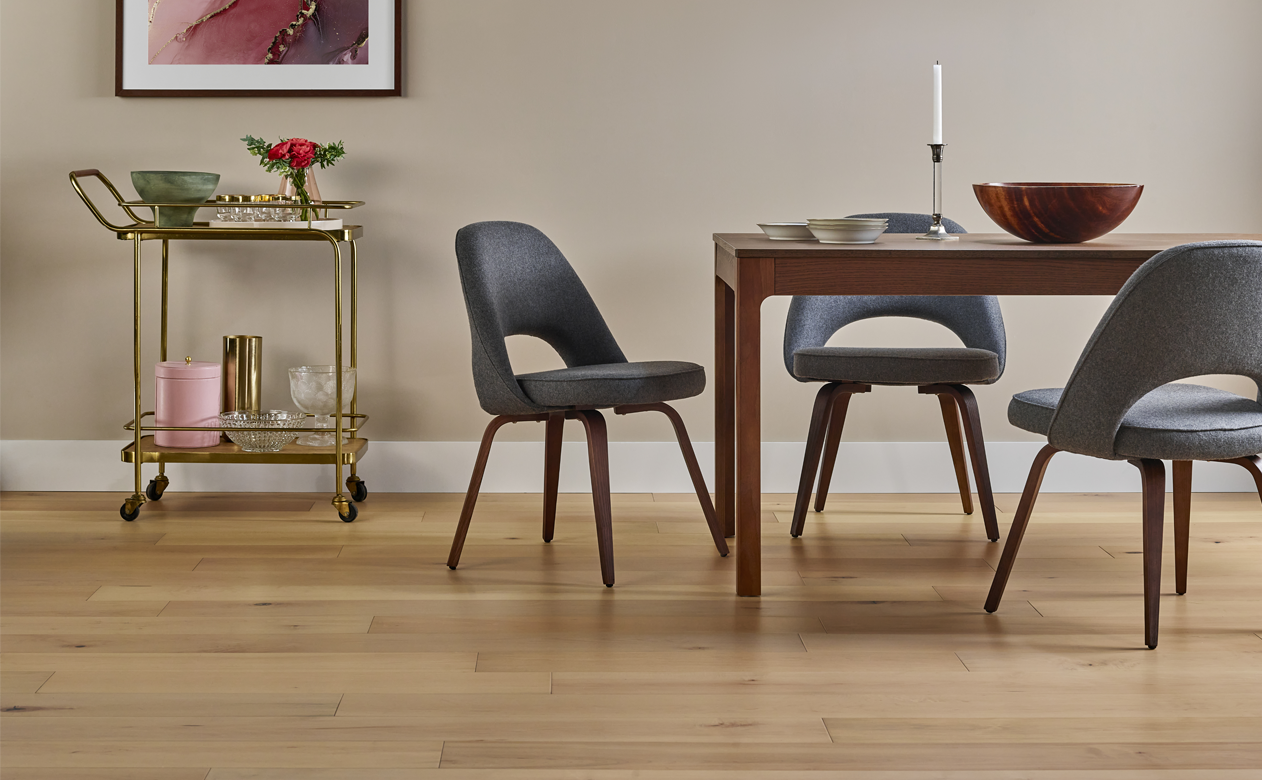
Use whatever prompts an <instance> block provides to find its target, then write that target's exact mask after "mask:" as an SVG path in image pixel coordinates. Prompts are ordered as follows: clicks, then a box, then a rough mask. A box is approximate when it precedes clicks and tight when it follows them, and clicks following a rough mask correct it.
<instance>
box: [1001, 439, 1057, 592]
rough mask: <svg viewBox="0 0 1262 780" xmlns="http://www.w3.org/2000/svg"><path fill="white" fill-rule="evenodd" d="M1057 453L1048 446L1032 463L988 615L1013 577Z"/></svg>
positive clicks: (1010, 532)
mask: <svg viewBox="0 0 1262 780" xmlns="http://www.w3.org/2000/svg"><path fill="white" fill-rule="evenodd" d="M1057 452H1060V450H1058V449H1056V448H1055V447H1053V446H1052V445H1050V444H1048V445H1047V446H1045V447H1043V449H1041V450H1039V454H1038V455H1035V456H1034V463H1032V464H1030V476H1029V477H1027V478H1026V480H1025V490H1024V491H1023V492H1022V493H1021V502H1020V503H1019V504H1017V514H1016V516H1015V517H1013V518H1012V527H1011V528H1009V529H1008V542H1007V544H1005V545H1004V548H1003V555H1002V556H1000V558H999V568H998V569H996V570H995V579H994V580H993V581H992V582H991V583H990V595H988V596H987V597H986V611H987V612H994V611H995V610H997V609H999V602H1000V600H1002V599H1003V591H1004V588H1005V587H1007V585H1008V576H1009V575H1010V574H1012V564H1013V563H1015V562H1016V560H1017V551H1018V550H1019V549H1021V537H1022V536H1024V535H1025V527H1026V526H1027V525H1029V523H1030V514H1031V513H1032V512H1033V511H1034V502H1035V501H1037V500H1038V497H1039V488H1041V487H1042V486H1043V474H1044V472H1046V471H1047V464H1048V463H1049V462H1050V461H1051V459H1052V456H1053V455H1055V454H1056V453H1057Z"/></svg>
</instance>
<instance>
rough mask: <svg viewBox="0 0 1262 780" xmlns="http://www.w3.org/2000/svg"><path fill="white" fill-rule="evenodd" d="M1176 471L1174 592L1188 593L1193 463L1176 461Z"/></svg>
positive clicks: (1173, 465) (1173, 464)
mask: <svg viewBox="0 0 1262 780" xmlns="http://www.w3.org/2000/svg"><path fill="white" fill-rule="evenodd" d="M1171 466H1172V467H1173V471H1174V592H1175V593H1177V594H1179V595H1180V596H1182V595H1183V594H1184V593H1187V592H1188V538H1189V537H1190V536H1191V530H1192V461H1190V460H1176V461H1174V462H1173V463H1172V464H1171Z"/></svg>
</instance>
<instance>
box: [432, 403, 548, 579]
mask: <svg viewBox="0 0 1262 780" xmlns="http://www.w3.org/2000/svg"><path fill="white" fill-rule="evenodd" d="M545 419H547V415H544V414H523V415H507V414H502V415H500V416H499V417H496V418H494V419H492V420H491V421H490V422H489V423H487V425H486V430H485V431H484V432H483V433H482V444H481V446H479V447H478V457H477V460H475V461H474V463H473V476H472V477H470V478H469V490H468V491H467V492H466V493H465V495H464V506H463V507H462V508H461V509H460V522H459V523H457V524H456V536H455V538H453V539H452V540H451V552H450V553H448V554H447V567H448V568H451V569H454V568H456V566H458V565H459V564H460V551H461V550H463V549H464V538H465V535H466V534H468V533H469V521H470V520H472V519H473V507H474V505H475V504H477V503H478V491H479V490H480V489H481V488H482V474H483V473H484V472H485V471H486V459H487V457H488V456H490V454H491V442H493V441H494V440H495V432H496V431H498V430H499V429H500V428H502V427H504V426H505V425H506V424H508V423H516V422H538V421H542V420H545Z"/></svg>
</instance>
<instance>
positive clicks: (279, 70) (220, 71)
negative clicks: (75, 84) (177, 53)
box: [114, 0, 403, 97]
mask: <svg viewBox="0 0 1262 780" xmlns="http://www.w3.org/2000/svg"><path fill="white" fill-rule="evenodd" d="M115 2H116V6H115V21H114V94H115V96H117V97H399V96H401V95H402V94H403V0H369V5H370V19H371V25H372V26H373V27H378V26H383V25H382V24H381V23H382V22H383V21H384V22H385V25H384V26H386V27H387V28H388V29H389V28H392V29H389V32H388V33H387V35H386V39H387V43H386V46H384V47H379V48H374V49H373V50H372V51H371V55H370V56H372V57H373V58H375V59H376V60H378V61H379V60H382V59H384V60H386V62H384V63H380V64H379V63H378V62H373V63H372V64H371V65H288V64H287V65H263V64H259V65H197V64H194V65H186V64H182V65H158V64H151V63H150V62H148V60H147V52H148V23H149V20H148V17H147V6H148V0H115ZM391 39H392V40H391ZM372 40H373V43H376V39H372ZM379 52H381V53H384V54H385V55H386V56H385V57H382V56H381V54H379ZM173 69H175V70H173ZM256 69H265V70H266V71H267V72H266V73H264V74H260V73H259V71H258V70H256ZM323 69H328V70H327V71H326V70H323ZM234 81H240V82H242V86H241V87H240V88H235V87H231V86H230V87H227V88H224V87H221V86H220V84H222V83H224V82H227V83H229V84H231V83H233V82H234ZM321 81H324V82H325V85H324V86H320V87H315V88H308V87H304V86H298V84H306V83H317V84H318V83H321ZM330 81H332V82H335V83H334V84H333V85H332V86H330V85H329V84H328V82H330ZM260 82H263V83H260ZM360 82H362V83H360ZM208 85H213V86H208Z"/></svg>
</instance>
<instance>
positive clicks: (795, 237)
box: [758, 222, 815, 241]
mask: <svg viewBox="0 0 1262 780" xmlns="http://www.w3.org/2000/svg"><path fill="white" fill-rule="evenodd" d="M758 227H760V228H762V232H764V233H766V234H767V238H770V239H771V240H772V241H814V240H815V236H813V235H811V231H810V230H808V229H807V227H806V223H805V222H759V223H758Z"/></svg>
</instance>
